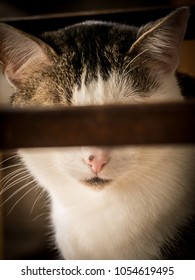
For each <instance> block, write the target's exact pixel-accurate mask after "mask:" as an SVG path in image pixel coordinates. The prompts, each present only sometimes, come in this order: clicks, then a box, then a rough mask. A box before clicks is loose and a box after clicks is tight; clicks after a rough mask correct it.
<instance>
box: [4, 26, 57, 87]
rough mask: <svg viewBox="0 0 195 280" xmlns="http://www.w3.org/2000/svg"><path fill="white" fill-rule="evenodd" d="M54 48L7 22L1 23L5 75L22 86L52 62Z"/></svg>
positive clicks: (15, 83) (16, 84)
mask: <svg viewBox="0 0 195 280" xmlns="http://www.w3.org/2000/svg"><path fill="white" fill-rule="evenodd" d="M51 54H53V55H54V52H53V50H52V49H51V48H50V47H49V46H48V45H47V44H45V43H44V42H42V41H41V40H39V39H37V38H36V37H34V36H31V35H28V34H26V33H24V32H22V31H20V30H18V29H15V28H14V27H11V26H9V25H7V24H3V23H1V24H0V62H1V63H2V64H3V68H4V75H5V76H6V78H7V79H8V81H9V82H10V83H11V85H12V86H14V87H16V88H17V87H20V86H21V85H22V84H24V83H25V81H26V80H27V78H28V77H29V76H30V75H31V74H32V73H34V72H36V71H39V70H40V69H43V68H44V67H47V66H48V65H50V64H52V63H53V61H52V55H51Z"/></svg>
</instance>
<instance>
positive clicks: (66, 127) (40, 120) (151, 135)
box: [0, 101, 195, 150]
mask: <svg viewBox="0 0 195 280" xmlns="http://www.w3.org/2000/svg"><path fill="white" fill-rule="evenodd" d="M0 131H1V135H0V149H2V150H4V149H15V148H20V147H54V146H58V147H61V146H80V145H127V144H129V145H132V144H168V143H169V144H170V143H180V144H184V143H195V102H194V101H191V102H181V103H164V104H148V105H119V106H115V105H113V106H81V107H66V108H62V107H60V108H59V107H58V108H53V109H52V108H41V109H35V108H28V109H27V108H24V109H16V108H14V109H12V108H10V109H8V108H7V109H6V108H0Z"/></svg>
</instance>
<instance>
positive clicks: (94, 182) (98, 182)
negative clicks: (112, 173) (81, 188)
mask: <svg viewBox="0 0 195 280" xmlns="http://www.w3.org/2000/svg"><path fill="white" fill-rule="evenodd" d="M83 182H84V183H85V184H86V185H88V186H91V187H98V188H103V187H104V186H106V185H109V184H110V183H111V182H112V180H110V179H103V178H100V177H93V178H90V179H86V180H83Z"/></svg>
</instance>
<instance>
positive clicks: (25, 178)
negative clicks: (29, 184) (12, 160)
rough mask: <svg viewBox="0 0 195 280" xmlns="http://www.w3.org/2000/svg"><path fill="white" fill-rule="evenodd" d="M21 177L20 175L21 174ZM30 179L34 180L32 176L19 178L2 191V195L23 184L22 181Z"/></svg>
mask: <svg viewBox="0 0 195 280" xmlns="http://www.w3.org/2000/svg"><path fill="white" fill-rule="evenodd" d="M17 175H18V174H17ZM19 175H20V174H19ZM29 178H32V177H31V176H30V175H28V174H26V175H25V176H22V177H19V178H18V179H16V180H15V181H14V182H12V183H11V184H9V185H8V186H7V184H6V185H5V186H4V187H3V189H2V191H1V192H0V194H3V193H4V192H6V191H8V190H9V189H11V188H12V187H13V186H15V185H17V184H19V183H21V182H22V181H25V180H27V179H29Z"/></svg>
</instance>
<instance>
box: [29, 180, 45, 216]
mask: <svg viewBox="0 0 195 280" xmlns="http://www.w3.org/2000/svg"><path fill="white" fill-rule="evenodd" d="M37 186H38V184H36V187H37ZM43 194H44V190H42V189H41V191H40V194H39V195H38V196H37V198H36V199H35V201H34V203H33V205H32V208H31V211H30V214H32V212H33V210H34V208H35V205H36V203H37V202H38V201H39V199H40V198H41V196H42V195H43Z"/></svg>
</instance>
